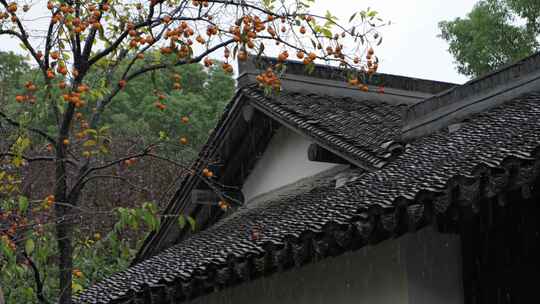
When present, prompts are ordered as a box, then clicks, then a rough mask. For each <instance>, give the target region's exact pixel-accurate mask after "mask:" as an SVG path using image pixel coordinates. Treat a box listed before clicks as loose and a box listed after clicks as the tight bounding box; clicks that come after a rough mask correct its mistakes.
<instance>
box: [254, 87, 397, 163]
mask: <svg viewBox="0 0 540 304" xmlns="http://www.w3.org/2000/svg"><path fill="white" fill-rule="evenodd" d="M243 93H244V95H245V96H247V97H248V98H249V99H251V100H252V101H253V102H254V103H256V104H258V105H259V106H261V107H262V108H264V109H266V110H267V111H268V112H269V113H271V115H275V116H277V118H278V119H281V120H283V121H284V122H285V123H287V124H288V125H290V126H292V127H293V128H295V129H297V130H299V131H300V132H302V133H304V134H306V135H307V136H309V137H310V138H313V139H314V140H316V141H319V142H321V143H322V144H325V145H327V146H328V147H331V149H335V150H337V152H340V153H343V154H344V155H346V156H348V157H349V158H350V159H354V160H356V161H359V162H361V163H363V164H365V166H367V167H373V168H381V167H382V166H384V164H386V159H387V158H388V157H390V156H391V153H389V151H387V149H386V147H387V146H388V145H385V144H388V143H390V142H393V141H397V140H399V139H400V135H401V128H402V126H403V114H404V111H405V110H406V107H407V106H406V105H405V104H403V105H392V104H389V103H384V102H380V101H371V100H359V99H353V98H347V97H345V98H344V97H331V96H322V95H317V94H305V93H296V92H283V93H282V94H279V95H277V96H274V97H268V96H265V94H264V93H263V92H261V90H260V89H257V88H256V87H253V86H252V87H248V88H244V89H243Z"/></svg>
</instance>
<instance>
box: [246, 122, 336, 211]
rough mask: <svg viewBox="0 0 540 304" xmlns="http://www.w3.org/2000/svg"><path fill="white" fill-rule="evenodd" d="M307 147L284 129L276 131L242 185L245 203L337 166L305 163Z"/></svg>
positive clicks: (305, 142) (306, 161) (306, 141)
mask: <svg viewBox="0 0 540 304" xmlns="http://www.w3.org/2000/svg"><path fill="white" fill-rule="evenodd" d="M311 143H312V142H311V141H309V140H308V139H306V138H305V137H303V136H301V135H299V134H297V133H295V132H293V131H291V130H290V129H288V128H286V127H281V128H279V130H277V132H276V134H275V135H274V137H273V138H272V140H271V141H270V143H269V144H268V147H267V148H266V151H265V152H264V153H263V155H262V157H261V159H259V160H258V161H257V164H256V165H255V168H254V169H253V171H252V172H251V173H250V175H249V176H248V178H247V180H246V181H245V182H244V187H243V189H242V191H243V193H244V197H245V199H246V201H247V202H248V203H249V201H250V200H251V199H252V198H254V197H256V196H258V195H260V194H264V193H268V192H270V191H272V190H275V189H278V188H280V187H283V186H285V185H288V184H291V183H294V182H296V181H299V180H301V179H303V178H306V177H310V176H313V175H315V174H317V173H320V172H323V171H326V170H329V169H331V168H334V167H336V166H337V165H336V164H331V163H322V162H313V161H310V160H308V154H307V151H308V148H309V145H310V144H311Z"/></svg>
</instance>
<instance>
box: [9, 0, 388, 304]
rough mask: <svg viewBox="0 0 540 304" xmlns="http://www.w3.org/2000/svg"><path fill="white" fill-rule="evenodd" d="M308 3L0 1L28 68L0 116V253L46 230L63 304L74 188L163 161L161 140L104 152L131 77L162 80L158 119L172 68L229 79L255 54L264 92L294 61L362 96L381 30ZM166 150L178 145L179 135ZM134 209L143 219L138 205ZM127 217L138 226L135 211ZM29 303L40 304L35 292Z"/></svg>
mask: <svg viewBox="0 0 540 304" xmlns="http://www.w3.org/2000/svg"><path fill="white" fill-rule="evenodd" d="M313 2H314V1H313V0H305V1H295V0H252V1H238V0H204V1H196V0H193V1H188V0H169V1H164V0H151V1H116V0H99V1H86V0H51V1H47V2H44V1H9V0H0V7H2V9H1V10H0V37H2V36H6V37H9V38H10V39H13V40H14V41H18V43H19V45H20V47H21V50H22V51H24V52H26V53H27V55H28V56H29V57H30V58H31V59H32V60H33V65H34V66H35V67H36V68H37V69H38V71H39V72H38V73H36V74H35V76H34V77H35V79H33V80H30V81H28V82H26V83H25V85H24V89H23V91H22V92H20V93H19V94H18V95H17V96H16V97H15V98H14V99H13V100H9V101H8V102H11V103H15V104H17V105H18V106H17V111H16V112H15V113H13V112H12V113H8V112H5V111H0V120H1V121H3V123H4V124H8V125H10V126H11V127H12V128H13V130H15V131H14V132H15V134H16V136H14V137H13V140H12V142H10V144H9V145H8V148H7V149H6V150H5V151H0V156H2V157H3V159H8V160H9V162H8V163H6V169H2V171H1V172H0V174H3V176H2V178H0V180H2V182H3V183H4V184H3V185H2V191H3V195H4V196H5V197H6V202H9V203H5V208H3V209H6V211H5V212H3V213H2V217H3V220H4V223H8V224H6V225H5V226H6V227H7V228H6V229H3V230H2V242H3V244H4V245H3V247H2V248H3V250H4V251H6V250H13V251H15V252H17V248H18V247H17V245H18V243H17V235H20V234H24V233H25V232H27V231H32V229H37V227H39V225H42V224H43V223H44V222H45V221H47V222H49V223H51V224H52V225H54V228H55V238H56V246H57V248H58V252H59V257H58V290H59V295H58V302H59V303H62V304H65V303H71V296H72V286H73V285H72V281H73V276H74V275H75V277H77V275H78V273H77V272H74V267H73V257H74V252H73V248H74V247H73V233H74V229H75V228H76V227H75V224H74V223H73V221H71V220H70V219H71V218H73V217H74V216H75V215H76V212H77V210H81V209H84V202H81V200H80V198H81V193H82V191H83V189H84V187H85V186H86V185H87V184H88V183H89V182H90V181H93V180H96V179H118V178H119V177H118V176H115V175H111V174H104V173H103V172H106V170H108V169H110V168H111V167H114V166H118V165H125V166H129V165H132V164H133V163H135V162H137V161H139V160H140V159H143V158H163V156H161V155H160V151H161V148H162V142H163V141H165V140H164V139H167V135H166V134H164V133H160V138H159V140H157V141H156V142H155V143H149V144H146V145H145V146H141V147H139V149H138V151H133V152H127V153H126V155H125V156H123V157H119V158H115V159H111V157H110V155H109V150H110V145H111V144H112V143H111V140H110V136H109V133H110V129H109V127H108V126H107V125H106V124H105V123H104V122H105V121H106V119H105V118H106V117H107V115H110V112H108V108H109V107H110V105H111V104H112V103H114V102H115V100H116V99H117V96H118V95H119V94H120V93H121V92H122V91H123V90H125V89H126V88H128V87H129V86H130V83H132V81H133V80H134V79H135V78H138V77H151V75H153V74H155V73H161V74H166V75H169V77H170V79H171V80H172V81H171V83H172V84H171V85H170V86H167V87H159V88H158V87H156V88H155V90H154V94H155V100H154V101H153V103H152V104H153V109H152V110H153V111H156V113H161V114H160V115H168V114H170V113H171V112H169V111H167V109H168V107H169V106H170V104H169V102H168V97H169V95H170V93H171V92H173V91H180V92H181V91H182V85H181V79H182V75H180V74H178V73H176V72H174V69H173V68H174V67H177V66H181V65H188V64H198V63H201V64H203V65H204V66H205V67H207V68H210V67H212V66H214V65H219V67H220V68H221V69H223V70H224V71H225V72H227V73H234V64H235V62H236V61H243V60H248V59H249V58H250V57H254V56H260V55H270V56H274V57H276V58H277V61H278V63H277V64H275V65H271V66H268V69H267V70H266V71H265V72H263V73H262V74H261V75H259V76H258V77H257V81H258V82H259V83H260V85H261V87H262V88H264V90H265V91H266V92H267V93H268V94H274V93H277V92H279V90H280V88H281V83H280V75H281V73H282V71H283V67H284V66H285V64H286V61H287V60H288V59H294V58H295V59H297V60H301V61H302V62H303V63H304V64H305V65H306V71H307V72H309V71H310V70H312V69H313V66H314V63H315V62H316V61H326V62H330V63H333V64H335V65H339V66H341V67H342V68H343V69H344V70H347V71H348V72H347V73H348V75H349V76H348V77H349V84H350V85H352V86H355V87H358V89H360V90H363V91H368V90H369V88H368V86H367V83H368V81H369V77H370V76H371V75H373V74H374V73H375V72H376V71H377V69H378V59H377V57H376V56H375V54H374V48H375V45H378V44H380V42H381V37H380V36H379V33H378V31H377V29H378V27H379V26H382V25H383V23H382V21H381V20H380V19H378V17H377V12H375V11H371V10H369V9H368V10H363V11H358V12H356V13H354V14H352V15H351V17H350V19H349V20H348V24H341V23H339V22H338V20H337V19H336V18H335V17H334V16H333V15H332V14H331V13H326V14H324V15H317V14H313V13H311V12H310V6H311V5H312V3H313ZM97 69H99V70H100V71H102V74H101V75H100V77H91V76H90V75H92V72H93V71H95V70H97ZM132 102H133V103H137V102H139V101H138V100H133V101H132ZM39 113H41V114H39ZM42 113H47V115H49V116H50V117H51V119H52V121H54V127H53V128H52V129H51V128H43V127H42V126H39V125H37V124H36V123H35V122H36V121H38V118H39V115H43V114H42ZM185 113H189V109H185ZM176 119H178V123H179V124H189V123H190V117H189V116H188V115H187V114H186V115H181V116H179V117H176ZM177 142H178V143H180V145H183V146H186V145H189V139H188V138H186V137H185V136H181V137H180V138H178V139H177ZM36 144H43V145H44V147H45V148H44V149H43V152H42V153H40V154H39V155H28V154H27V151H28V150H29V148H30V147H31V146H32V145H36ZM31 162H50V163H52V164H53V165H54V185H53V187H52V189H51V193H50V194H48V195H47V196H46V197H45V198H44V199H43V200H39V202H34V201H31V200H28V198H25V197H24V196H22V195H20V189H19V186H18V185H19V183H20V172H19V171H20V170H22V169H23V168H24V166H25V165H26V164H27V163H31ZM186 170H187V169H186ZM187 173H188V174H196V175H199V176H200V178H201V179H203V180H206V181H210V182H211V181H212V180H213V179H214V178H215V175H214V174H213V172H211V171H210V170H208V169H205V170H203V171H202V172H189V170H188V172H187ZM125 182H126V183H128V184H129V181H127V180H126V181H125ZM216 204H217V202H216ZM219 206H220V207H221V208H223V209H227V208H228V206H229V203H228V202H224V201H222V202H219ZM141 208H142V207H141ZM143 209H144V208H143ZM47 210H54V212H52V213H46V211H47ZM144 210H146V211H147V213H148V212H149V210H150V209H149V207H147V208H146V209H144ZM119 212H120V213H121V218H124V221H127V219H130V221H131V222H133V221H134V218H135V215H136V214H137V211H129V212H128V211H125V210H124V211H119ZM139 213H140V214H141V215H142V218H144V217H145V215H144V214H147V213H144V212H142V213H141V212H139ZM150 213H151V214H154V213H153V212H150ZM150 213H148V214H150ZM38 214H46V215H43V216H38ZM76 216H78V215H76ZM161 216H169V215H161ZM146 218H149V217H148V216H146ZM36 219H40V221H39V222H36ZM148 223H149V225H150V226H152V228H153V229H155V228H156V227H157V225H158V224H156V223H155V222H153V220H151V219H149V220H148ZM24 244H25V246H22V247H24V248H20V249H19V253H20V255H22V257H23V260H26V261H27V263H29V265H30V267H31V268H32V269H34V270H35V271H34V273H35V274H36V284H37V285H39V284H40V279H39V275H38V274H39V271H38V269H35V268H36V267H33V266H32V265H33V263H32V259H31V256H30V255H29V254H31V253H32V252H33V251H34V248H33V246H35V245H33V242H28V241H27V242H25V243H24ZM15 260H17V258H15ZM34 266H35V265H34ZM37 298H38V299H39V300H40V301H44V300H43V299H42V298H43V297H42V295H40V292H39V288H38V290H37Z"/></svg>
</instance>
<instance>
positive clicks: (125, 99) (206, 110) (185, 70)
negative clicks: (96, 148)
mask: <svg viewBox="0 0 540 304" xmlns="http://www.w3.org/2000/svg"><path fill="white" fill-rule="evenodd" d="M147 57H149V56H147ZM174 74H178V75H180V77H181V80H180V83H181V85H182V89H181V90H173V82H174V81H173V80H172V77H171V76H172V75H174ZM233 93H234V80H233V79H232V77H231V76H230V75H228V74H226V73H224V72H223V71H222V70H221V69H219V68H214V69H210V70H208V71H206V70H204V68H203V67H202V65H199V64H192V65H188V66H182V67H176V68H173V69H170V70H168V71H166V72H163V71H162V72H157V73H152V74H150V75H148V77H139V78H136V79H134V80H132V81H130V82H129V84H128V85H127V87H126V89H125V90H124V91H123V92H122V93H120V94H118V95H117V97H116V98H115V100H114V101H113V103H111V105H110V107H109V108H108V109H107V110H106V112H105V113H106V114H105V116H104V117H103V121H104V123H105V124H108V125H110V126H111V131H112V133H113V134H116V135H121V136H123V137H128V138H133V139H143V140H144V141H145V142H147V143H148V142H151V141H155V140H156V139H158V138H159V137H160V136H159V131H161V132H163V133H162V134H166V135H167V136H165V137H163V138H162V140H169V141H170V142H171V143H173V145H172V150H178V151H179V152H180V151H181V152H182V153H184V156H186V154H185V152H186V151H184V150H183V149H180V148H179V143H178V139H179V138H180V137H186V138H188V139H189V141H190V148H192V149H191V150H190V151H191V152H192V154H193V152H194V151H196V150H198V148H199V146H200V145H201V144H203V143H204V142H205V141H206V138H207V136H208V133H209V131H210V130H211V128H212V127H213V126H214V125H215V123H216V121H217V119H218V118H219V116H220V115H221V112H222V110H223V108H224V106H225V104H226V103H227V102H228V101H229V100H230V98H231V97H232V95H233ZM159 94H162V95H164V97H165V99H164V100H160V102H162V103H163V104H165V105H166V109H165V110H160V109H157V108H156V107H155V102H156V101H158V97H157V95H159ZM164 112H165V113H164ZM164 114H165V115H164ZM182 117H188V118H189V123H187V124H183V123H181V118H182Z"/></svg>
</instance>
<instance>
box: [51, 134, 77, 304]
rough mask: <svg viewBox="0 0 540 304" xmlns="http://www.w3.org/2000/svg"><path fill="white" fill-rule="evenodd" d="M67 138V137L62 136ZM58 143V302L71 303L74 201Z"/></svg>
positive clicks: (61, 146) (55, 193) (56, 194)
mask: <svg viewBox="0 0 540 304" xmlns="http://www.w3.org/2000/svg"><path fill="white" fill-rule="evenodd" d="M61 138H65V137H60V139H61ZM59 142H60V144H57V154H56V157H57V158H56V170H55V171H56V172H55V177H56V185H55V186H56V187H55V191H54V196H55V200H56V202H57V203H56V204H55V206H54V207H55V213H56V241H57V244H58V252H59V260H58V268H59V273H58V276H59V277H58V279H59V288H60V294H59V299H58V304H71V295H72V294H71V280H72V277H71V271H72V269H73V248H72V244H71V238H72V232H73V228H72V225H71V223H70V221H71V220H72V219H71V218H70V214H71V213H72V208H71V206H72V203H73V202H71V201H68V197H67V176H66V175H67V170H66V164H65V161H64V158H65V155H66V151H65V149H66V148H65V146H64V145H63V144H62V140H59Z"/></svg>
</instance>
